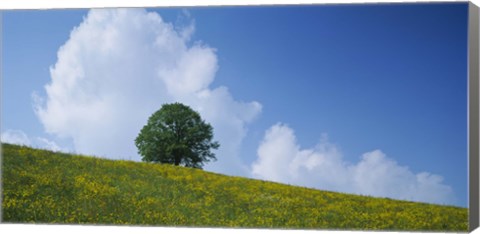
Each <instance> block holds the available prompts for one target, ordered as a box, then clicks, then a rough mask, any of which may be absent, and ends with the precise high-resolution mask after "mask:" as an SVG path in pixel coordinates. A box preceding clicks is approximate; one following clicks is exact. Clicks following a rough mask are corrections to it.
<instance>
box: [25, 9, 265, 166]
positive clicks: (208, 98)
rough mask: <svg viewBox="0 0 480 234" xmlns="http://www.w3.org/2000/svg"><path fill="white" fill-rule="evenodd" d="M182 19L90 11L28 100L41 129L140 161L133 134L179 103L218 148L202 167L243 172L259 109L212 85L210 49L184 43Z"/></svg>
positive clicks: (187, 28) (80, 147) (83, 147)
mask: <svg viewBox="0 0 480 234" xmlns="http://www.w3.org/2000/svg"><path fill="white" fill-rule="evenodd" d="M184 15H185V16H184V18H183V21H182V22H181V23H182V25H181V26H177V27H176V26H175V25H172V24H171V23H167V22H165V21H164V20H163V19H162V18H161V17H160V15H158V14H157V13H154V12H147V11H146V10H143V9H95V10H91V11H90V12H89V13H88V15H87V16H86V17H85V18H84V20H83V22H82V23H81V24H80V25H79V26H78V27H76V28H75V29H74V30H73V31H72V32H71V34H70V38H69V39H68V41H67V42H66V43H65V44H64V45H63V46H62V47H61V48H60V49H59V51H58V60H57V62H56V64H55V65H54V66H53V67H51V69H50V74H51V82H50V83H49V84H47V85H46V86H45V91H46V95H44V96H43V98H41V97H42V95H40V94H37V95H36V96H34V102H35V103H36V104H35V110H36V114H37V116H38V118H39V120H40V121H41V123H42V124H43V126H44V127H45V129H46V131H47V132H48V133H52V134H55V135H57V136H62V137H68V138H71V139H73V144H74V146H75V151H77V152H79V153H85V154H93V155H97V156H104V157H108V158H127V159H128V158H132V156H133V158H132V159H134V160H140V157H139V156H138V155H137V149H136V147H135V145H134V139H135V137H136V136H137V134H138V132H139V131H140V129H141V128H142V127H143V125H144V124H146V121H147V119H148V117H149V116H150V115H151V114H152V113H153V112H155V111H156V110H158V108H160V107H161V105H162V104H163V103H169V102H175V101H178V102H182V103H185V104H187V105H189V106H191V107H192V108H193V109H195V110H197V111H199V112H200V114H201V115H202V116H203V117H204V118H205V119H206V121H207V122H210V123H211V124H212V125H213V127H214V131H215V135H214V136H215V138H216V140H218V141H219V142H220V144H221V146H220V148H219V150H218V151H216V154H217V158H218V161H216V162H213V163H210V164H208V165H207V166H206V167H205V169H207V170H212V171H216V172H223V173H227V174H237V175H244V174H247V173H248V166H247V165H246V164H245V163H244V162H242V160H241V159H240V157H239V155H238V151H239V150H238V149H239V147H240V144H241V142H242V139H243V137H244V136H245V134H246V128H247V124H248V123H249V122H250V121H252V120H253V119H254V118H255V117H256V116H257V115H258V114H259V113H260V112H261V105H260V104H259V103H258V102H254V101H253V102H240V101H237V100H235V98H234V97H232V95H231V94H230V92H229V91H228V88H226V87H222V86H220V87H211V84H212V82H213V81H214V79H215V75H216V72H217V70H218V69H219V66H218V63H217V55H216V50H215V49H214V48H212V47H210V46H208V45H205V44H202V43H201V42H194V43H192V45H189V43H188V42H189V40H190V38H191V35H192V34H193V33H194V31H195V26H194V23H193V20H191V19H190V16H188V14H187V13H184ZM185 21H190V23H186V22H185ZM39 97H40V98H39Z"/></svg>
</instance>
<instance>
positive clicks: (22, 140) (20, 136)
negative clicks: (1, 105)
mask: <svg viewBox="0 0 480 234" xmlns="http://www.w3.org/2000/svg"><path fill="white" fill-rule="evenodd" d="M1 141H2V142H4V143H10V144H16V145H25V146H30V147H34V148H39V149H46V150H52V151H67V149H66V148H62V147H60V146H58V144H57V143H55V142H54V141H52V140H48V139H46V138H43V137H36V138H33V139H32V138H30V137H29V136H28V135H27V134H26V133H25V132H23V131H21V130H11V129H9V130H6V131H4V132H2V134H1Z"/></svg>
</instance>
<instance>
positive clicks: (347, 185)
mask: <svg viewBox="0 0 480 234" xmlns="http://www.w3.org/2000/svg"><path fill="white" fill-rule="evenodd" d="M257 152H258V158H257V160H256V161H255V162H254V163H253V164H252V166H251V173H252V176H253V177H256V178H260V179H266V180H272V181H277V182H283V183H289V184H294V185H301V186H306V187H313V188H318V189H324V190H331V191H339V192H348V193H356V194H363V195H371V196H378V197H390V198H395V199H402V200H411V201H421V202H429V203H439V204H452V203H453V202H454V201H455V198H454V194H453V189H452V188H451V187H450V186H448V185H445V184H443V178H442V177H441V176H439V175H435V174H431V173H428V172H420V173H414V172H412V171H410V169H409V168H408V167H406V166H401V165H398V163H397V162H396V161H395V160H393V159H392V158H389V157H388V156H387V155H385V153H383V152H382V151H381V150H373V151H370V152H367V153H364V154H363V155H362V156H361V158H360V160H359V162H357V163H356V164H355V163H350V162H348V161H346V160H344V159H343V155H342V153H341V151H340V150H339V149H338V147H337V146H336V145H334V144H332V143H330V142H329V141H328V138H327V136H326V135H325V134H324V135H323V136H322V139H321V140H320V142H319V143H318V144H317V145H316V146H315V147H314V148H311V149H302V148H301V147H300V146H299V145H298V143H297V140H296V136H295V133H294V131H293V129H291V128H290V127H288V126H287V125H285V124H281V123H278V124H275V125H273V126H272V127H271V128H270V129H268V130H267V131H266V133H265V136H264V139H263V141H262V142H261V144H260V146H259V147H258V151H257Z"/></svg>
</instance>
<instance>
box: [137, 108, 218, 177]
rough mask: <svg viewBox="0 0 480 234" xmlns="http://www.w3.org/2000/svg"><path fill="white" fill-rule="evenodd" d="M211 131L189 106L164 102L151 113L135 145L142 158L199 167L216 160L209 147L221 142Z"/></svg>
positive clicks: (211, 147) (216, 146) (212, 147)
mask: <svg viewBox="0 0 480 234" xmlns="http://www.w3.org/2000/svg"><path fill="white" fill-rule="evenodd" d="M212 131H213V128H212V126H211V125H210V124H208V123H205V121H204V120H202V118H201V117H200V114H198V113H197V112H196V111H194V110H192V109H191V108H190V107H188V106H186V105H183V104H181V103H173V104H164V105H162V107H161V108H160V110H158V111H157V112H155V113H153V115H152V116H150V118H149V119H148V123H147V125H145V126H144V127H143V128H142V130H141V131H140V133H139V134H138V136H137V138H136V139H135V145H136V146H137V148H138V153H139V154H140V155H141V156H142V160H143V161H147V162H158V163H169V164H175V165H177V166H178V165H184V166H186V167H194V168H202V166H203V164H204V163H205V162H209V161H210V160H216V158H215V154H214V153H212V152H211V151H210V150H211V149H217V148H218V147H219V146H220V144H218V142H216V141H215V142H214V141H212V138H213V133H212Z"/></svg>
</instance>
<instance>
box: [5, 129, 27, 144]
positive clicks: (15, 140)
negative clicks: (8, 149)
mask: <svg viewBox="0 0 480 234" xmlns="http://www.w3.org/2000/svg"><path fill="white" fill-rule="evenodd" d="M1 138H2V142H4V143H10V144H17V145H31V141H30V139H29V138H28V136H27V134H25V133H24V132H23V131H20V130H10V129H9V130H6V131H4V132H2V134H1Z"/></svg>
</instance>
